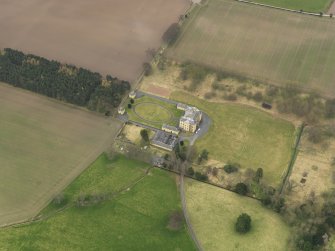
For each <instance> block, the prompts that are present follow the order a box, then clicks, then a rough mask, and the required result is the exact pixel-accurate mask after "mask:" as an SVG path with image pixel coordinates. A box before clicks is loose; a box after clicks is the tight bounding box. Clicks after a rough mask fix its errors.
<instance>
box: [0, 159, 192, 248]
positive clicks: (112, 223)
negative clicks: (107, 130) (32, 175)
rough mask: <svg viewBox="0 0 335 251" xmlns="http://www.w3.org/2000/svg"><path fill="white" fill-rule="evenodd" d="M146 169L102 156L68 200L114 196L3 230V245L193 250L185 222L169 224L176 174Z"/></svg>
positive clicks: (176, 198) (70, 189)
mask: <svg viewBox="0 0 335 251" xmlns="http://www.w3.org/2000/svg"><path fill="white" fill-rule="evenodd" d="M148 168H149V166H148V165H146V164H143V163H141V162H136V161H131V160H128V159H125V158H124V157H122V156H119V157H117V158H116V159H114V160H112V161H111V160H109V159H108V158H107V157H106V155H101V156H100V157H99V158H98V159H97V160H96V161H95V162H94V163H93V164H92V165H91V166H90V167H89V168H88V169H87V170H86V171H85V172H84V173H83V174H82V175H81V176H79V177H78V178H77V179H76V180H75V181H74V182H73V183H72V184H71V185H70V186H69V187H68V188H67V189H66V190H65V191H64V194H65V196H66V198H67V200H68V203H69V204H71V202H73V201H75V198H76V197H77V196H78V195H80V194H106V193H113V194H114V197H113V198H112V199H109V200H107V201H104V202H100V203H98V204H95V205H91V206H86V207H81V208H78V207H76V206H73V207H70V208H68V209H66V210H65V211H62V212H61V213H58V214H56V215H54V216H51V217H50V218H48V219H46V220H43V221H40V222H36V223H32V224H30V225H27V226H22V227H17V228H14V227H13V228H7V229H2V230H0V249H1V250H34V251H37V250H185V251H188V250H195V248H194V246H193V243H192V241H191V239H190V237H189V236H188V234H187V231H186V229H185V226H184V225H182V228H181V229H180V230H178V231H172V230H169V229H167V228H166V226H167V224H168V220H169V215H170V214H171V213H172V212H173V211H175V210H180V201H179V193H178V191H177V187H176V183H175V180H174V176H171V174H169V173H166V172H164V171H162V170H157V169H152V170H151V171H150V173H149V174H148V175H146V174H145V171H146V170H147V169H148ZM141 177H144V178H143V179H141V180H140V181H139V182H137V183H136V181H138V180H139V178H141ZM128 188H129V189H128ZM48 209H49V210H47V211H48V212H49V213H50V212H52V211H53V209H54V208H53V206H49V208H48Z"/></svg>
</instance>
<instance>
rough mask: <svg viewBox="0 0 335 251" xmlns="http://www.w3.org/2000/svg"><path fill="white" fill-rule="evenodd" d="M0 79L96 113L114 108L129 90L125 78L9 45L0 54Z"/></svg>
mask: <svg viewBox="0 0 335 251" xmlns="http://www.w3.org/2000/svg"><path fill="white" fill-rule="evenodd" d="M0 81H3V82H6V83H8V84H11V85H13V86H17V87H20V88H24V89H27V90H30V91H33V92H37V93H40V94H43V95H46V96H48V97H52V98H56V99H59V100H62V101H65V102H68V103H72V104H75V105H79V106H86V107H88V108H89V109H91V110H97V111H100V112H106V111H107V110H110V109H112V108H115V107H117V106H118V105H119V104H120V102H121V100H122V97H123V95H124V94H125V93H126V92H127V91H128V90H129V89H130V84H129V82H127V81H122V80H119V79H117V78H113V77H111V76H109V75H108V76H107V77H106V79H103V77H102V76H101V75H100V74H99V73H96V72H92V71H89V70H87V69H83V68H77V67H75V66H73V65H67V64H61V63H59V62H57V61H54V60H48V59H45V58H42V57H38V56H35V55H31V54H24V53H22V52H20V51H17V50H13V49H10V48H6V49H4V50H3V52H2V53H0ZM103 83H104V85H102V84H103Z"/></svg>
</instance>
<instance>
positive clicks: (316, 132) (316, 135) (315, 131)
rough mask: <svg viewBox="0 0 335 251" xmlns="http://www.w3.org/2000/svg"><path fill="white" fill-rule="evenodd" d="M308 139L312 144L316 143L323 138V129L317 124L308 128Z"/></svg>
mask: <svg viewBox="0 0 335 251" xmlns="http://www.w3.org/2000/svg"><path fill="white" fill-rule="evenodd" d="M307 133H308V140H309V141H310V142H312V143H314V144H318V143H320V142H321V141H322V140H323V131H322V129H321V128H320V127H319V126H315V127H312V128H309V130H308V132H307Z"/></svg>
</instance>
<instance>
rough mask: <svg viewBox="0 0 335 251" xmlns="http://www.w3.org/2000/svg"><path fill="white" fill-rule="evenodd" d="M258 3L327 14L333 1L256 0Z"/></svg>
mask: <svg viewBox="0 0 335 251" xmlns="http://www.w3.org/2000/svg"><path fill="white" fill-rule="evenodd" d="M254 2H257V3H263V4H268V5H272V6H276V7H282V8H287V9H293V10H304V11H309V12H316V13H317V12H320V11H322V12H326V11H327V10H328V8H329V7H330V5H331V3H332V2H333V1H332V0H254Z"/></svg>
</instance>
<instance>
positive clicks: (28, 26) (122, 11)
mask: <svg viewBox="0 0 335 251" xmlns="http://www.w3.org/2000/svg"><path fill="white" fill-rule="evenodd" d="M189 4H190V1H188V0H169V1H166V0H141V1H138V0H98V1H89V0H70V1H65V0H30V1H20V0H0V31H1V36H0V48H4V47H10V48H15V49H19V50H23V51H24V52H27V53H33V54H36V55H39V56H43V57H47V58H50V59H55V60H58V61H61V62H65V63H70V64H75V65H78V66H81V67H85V68H88V69H91V70H94V71H98V72H101V73H102V74H112V75H115V76H117V77H119V78H122V79H125V80H129V81H133V80H135V79H136V77H137V76H138V75H139V73H140V72H141V70H142V63H143V62H144V61H147V60H148V55H147V54H146V50H147V49H149V48H157V47H159V45H160V43H161V36H162V34H163V33H164V31H165V30H166V29H167V28H168V27H169V25H170V24H171V23H173V22H177V21H178V18H179V15H181V14H182V13H184V12H185V11H186V9H187V8H188V6H189Z"/></svg>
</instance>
